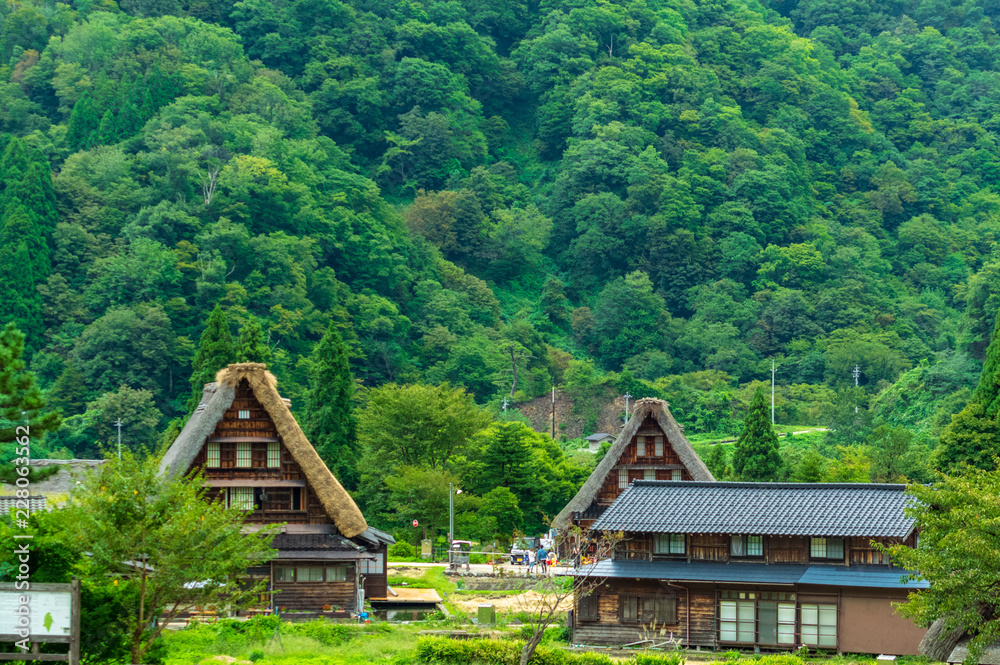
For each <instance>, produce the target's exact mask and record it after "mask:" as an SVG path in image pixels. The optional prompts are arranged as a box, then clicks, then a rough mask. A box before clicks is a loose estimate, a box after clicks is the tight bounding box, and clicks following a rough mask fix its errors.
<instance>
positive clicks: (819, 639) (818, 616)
mask: <svg viewBox="0 0 1000 665" xmlns="http://www.w3.org/2000/svg"><path fill="white" fill-rule="evenodd" d="M801 611H802V615H801V619H802V643H803V644H808V645H810V646H818V647H836V646H837V606H836V605H815V604H807V603H802V610H801Z"/></svg>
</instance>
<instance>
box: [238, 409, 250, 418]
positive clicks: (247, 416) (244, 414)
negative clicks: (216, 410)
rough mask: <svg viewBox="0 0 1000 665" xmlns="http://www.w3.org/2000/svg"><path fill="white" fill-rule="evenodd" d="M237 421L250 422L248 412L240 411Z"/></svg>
mask: <svg viewBox="0 0 1000 665" xmlns="http://www.w3.org/2000/svg"><path fill="white" fill-rule="evenodd" d="M239 419H240V420H250V411H249V410H241V411H240V412H239Z"/></svg>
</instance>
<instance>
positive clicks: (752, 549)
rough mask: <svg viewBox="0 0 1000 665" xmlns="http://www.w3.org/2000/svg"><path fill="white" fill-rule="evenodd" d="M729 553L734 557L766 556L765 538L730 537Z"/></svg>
mask: <svg viewBox="0 0 1000 665" xmlns="http://www.w3.org/2000/svg"><path fill="white" fill-rule="evenodd" d="M729 553H730V554H731V555H733V556H764V537H763V536H730V538H729Z"/></svg>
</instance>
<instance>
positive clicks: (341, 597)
mask: <svg viewBox="0 0 1000 665" xmlns="http://www.w3.org/2000/svg"><path fill="white" fill-rule="evenodd" d="M274 586H275V592H274V605H275V607H279V608H280V607H287V608H288V609H289V610H305V611H311V612H318V611H320V610H322V609H323V606H324V605H340V607H341V609H342V610H344V611H347V612H353V611H354V609H355V607H354V606H355V604H356V595H355V592H354V582H275V585H274Z"/></svg>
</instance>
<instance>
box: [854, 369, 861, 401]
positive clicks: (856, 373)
mask: <svg viewBox="0 0 1000 665" xmlns="http://www.w3.org/2000/svg"><path fill="white" fill-rule="evenodd" d="M853 374H854V387H855V388H857V387H858V377H859V376H861V368H860V367H859V366H857V365H855V366H854V372H853ZM857 412H858V407H857V405H855V407H854V413H857Z"/></svg>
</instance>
